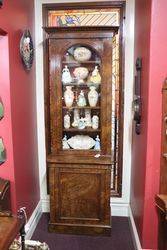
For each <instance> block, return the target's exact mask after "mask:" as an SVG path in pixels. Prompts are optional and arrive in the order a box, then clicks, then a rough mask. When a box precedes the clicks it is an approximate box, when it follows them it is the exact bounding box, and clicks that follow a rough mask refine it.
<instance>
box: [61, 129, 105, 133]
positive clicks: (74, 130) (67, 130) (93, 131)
mask: <svg viewBox="0 0 167 250" xmlns="http://www.w3.org/2000/svg"><path fill="white" fill-rule="evenodd" d="M63 131H64V132H78V133H79V132H89V133H90V132H91V133H100V132H101V129H93V128H84V129H78V128H68V129H63Z"/></svg>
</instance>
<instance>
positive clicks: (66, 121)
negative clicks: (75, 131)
mask: <svg viewBox="0 0 167 250" xmlns="http://www.w3.org/2000/svg"><path fill="white" fill-rule="evenodd" d="M70 126H71V125H70V115H69V114H68V113H67V114H66V115H65V116H64V128H66V129H68V128H70Z"/></svg>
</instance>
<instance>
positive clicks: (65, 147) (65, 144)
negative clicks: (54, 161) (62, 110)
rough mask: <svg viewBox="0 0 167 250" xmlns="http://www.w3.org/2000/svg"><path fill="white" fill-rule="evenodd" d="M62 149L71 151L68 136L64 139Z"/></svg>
mask: <svg viewBox="0 0 167 250" xmlns="http://www.w3.org/2000/svg"><path fill="white" fill-rule="evenodd" d="M62 147H63V149H69V148H70V146H69V145H68V142H67V136H66V135H65V136H64V137H63V139H62Z"/></svg>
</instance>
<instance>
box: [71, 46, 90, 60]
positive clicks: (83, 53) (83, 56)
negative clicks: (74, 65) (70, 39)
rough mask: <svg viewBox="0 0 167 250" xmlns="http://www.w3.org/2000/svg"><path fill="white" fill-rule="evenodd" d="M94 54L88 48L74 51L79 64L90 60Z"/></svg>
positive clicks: (79, 48)
mask: <svg viewBox="0 0 167 250" xmlns="http://www.w3.org/2000/svg"><path fill="white" fill-rule="evenodd" d="M91 56H92V52H91V51H90V50H89V49H88V48H86V47H78V48H76V49H75V50H74V58H75V60H76V61H78V62H85V61H88V60H90V58H91Z"/></svg>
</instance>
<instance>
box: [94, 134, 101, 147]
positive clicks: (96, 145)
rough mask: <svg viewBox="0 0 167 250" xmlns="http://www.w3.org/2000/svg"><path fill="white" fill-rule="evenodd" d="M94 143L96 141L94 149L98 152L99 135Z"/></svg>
mask: <svg viewBox="0 0 167 250" xmlns="http://www.w3.org/2000/svg"><path fill="white" fill-rule="evenodd" d="M95 141H96V143H95V146H94V149H95V150H100V138H99V135H97V136H96V139H95Z"/></svg>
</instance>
